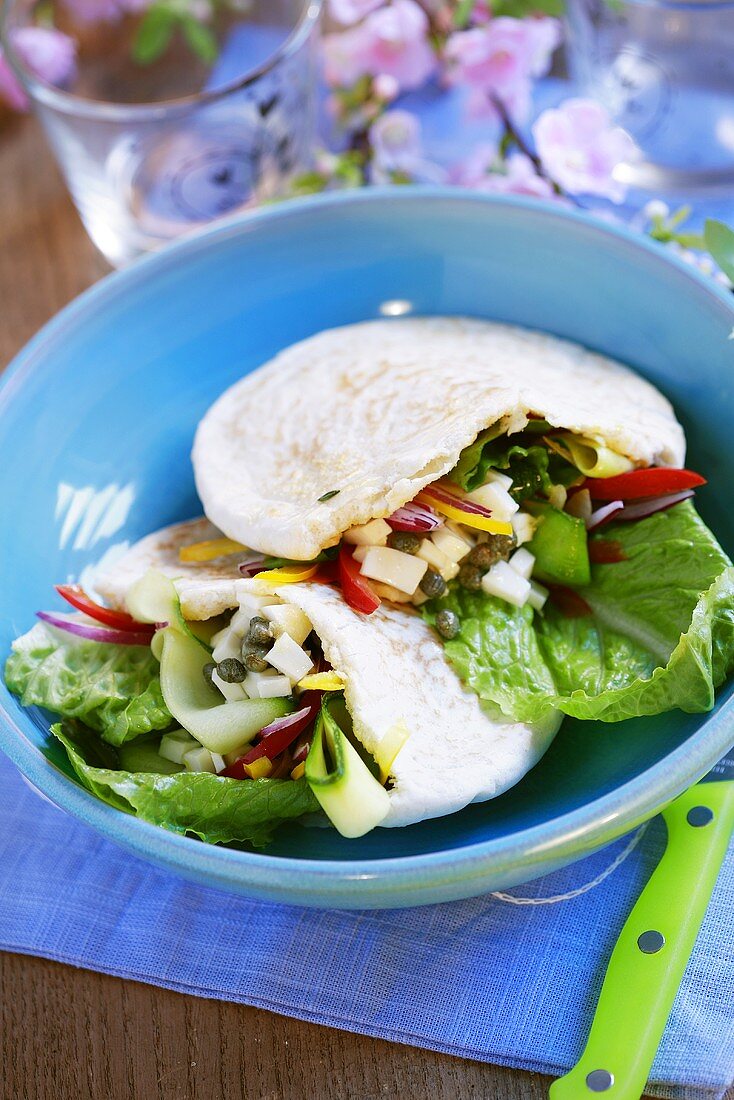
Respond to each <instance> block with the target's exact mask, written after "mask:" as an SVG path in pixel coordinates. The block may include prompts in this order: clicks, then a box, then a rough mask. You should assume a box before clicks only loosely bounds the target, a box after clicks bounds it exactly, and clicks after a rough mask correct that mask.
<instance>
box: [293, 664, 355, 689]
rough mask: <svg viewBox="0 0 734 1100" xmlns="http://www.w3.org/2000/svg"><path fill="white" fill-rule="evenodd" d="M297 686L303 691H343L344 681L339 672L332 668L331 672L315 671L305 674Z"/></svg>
mask: <svg viewBox="0 0 734 1100" xmlns="http://www.w3.org/2000/svg"><path fill="white" fill-rule="evenodd" d="M296 687H298V688H300V689H301V690H302V691H342V689H343V688H344V681H343V680H342V678H341V676H340V675H339V673H338V672H334V670H333V669H332V670H331V671H330V672H314V673H313V674H312V675H311V676H304V677H303V679H302V680H299V681H298V683H297V684H296Z"/></svg>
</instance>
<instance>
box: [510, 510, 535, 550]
mask: <svg viewBox="0 0 734 1100" xmlns="http://www.w3.org/2000/svg"><path fill="white" fill-rule="evenodd" d="M510 523H511V524H512V530H513V531H514V532H515V538H516V540H517V545H518V546H522V544H523V543H524V542H530V540H531V539H532V537H533V535H534V534H535V528H536V526H537V523H536V521H535V519H534V518H533V517H532V516H531V515H530V514H529V513H528V512H516V513H515V515H514V516H513V517H512V519H511V520H510Z"/></svg>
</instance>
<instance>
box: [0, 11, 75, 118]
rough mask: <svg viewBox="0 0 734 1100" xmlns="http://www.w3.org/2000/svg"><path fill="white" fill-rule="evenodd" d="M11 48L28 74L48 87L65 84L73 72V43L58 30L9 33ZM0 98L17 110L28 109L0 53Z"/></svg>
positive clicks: (33, 29)
mask: <svg viewBox="0 0 734 1100" xmlns="http://www.w3.org/2000/svg"><path fill="white" fill-rule="evenodd" d="M13 49H14V50H15V52H16V54H17V55H18V58H19V59H20V61H21V62H22V63H23V64H24V65H25V66H26V67H27V68H28V69H29V70H30V72H32V73H33V75H34V76H37V77H38V78H39V79H40V80H45V81H46V82H47V83H48V84H55V85H58V86H61V85H64V84H67V83H68V82H69V81H70V80H72V79H73V77H74V75H75V73H76V43H75V42H74V41H73V39H71V38H69V37H68V35H65V34H62V33H61V31H57V30H53V29H52V28H48V27H20V28H19V29H18V30H16V31H14V32H13ZM0 99H2V100H4V101H5V102H6V103H7V104H8V105H9V106H10V107H13V108H14V109H15V110H17V111H25V110H27V109H28V97H27V95H26V93H25V91H24V89H23V88H22V87H21V85H20V83H19V82H18V80H17V78H16V76H15V74H14V72H13V70H12V69H11V68H10V65H9V64H8V61H7V58H5V57H3V55H2V52H0Z"/></svg>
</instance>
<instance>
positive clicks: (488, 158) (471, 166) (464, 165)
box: [451, 142, 499, 187]
mask: <svg viewBox="0 0 734 1100" xmlns="http://www.w3.org/2000/svg"><path fill="white" fill-rule="evenodd" d="M498 151H499V150H498V146H497V145H496V144H492V143H491V142H481V143H480V144H479V145H475V146H474V148H473V149H472V151H471V153H470V154H469V156H468V157H466V158H465V159H464V160H462V161H461V162H460V163H459V164H457V165H455V166H454V168H453V169H452V171H451V182H452V183H455V184H457V185H458V186H459V187H477V186H478V185H479V184H480V183H481V182H482V180H483V179H484V177H485V176H486V175H487V173H488V172H490V171H491V170H492V167H493V166H494V164H495V162H496V160H497V153H498Z"/></svg>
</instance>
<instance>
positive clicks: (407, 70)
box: [324, 0, 436, 89]
mask: <svg viewBox="0 0 734 1100" xmlns="http://www.w3.org/2000/svg"><path fill="white" fill-rule="evenodd" d="M428 29H429V28H428V18H427V16H426V13H425V12H424V11H423V9H422V8H421V7H419V5H418V4H417V3H416V2H415V0H394V3H392V4H391V5H390V7H382V8H378V9H377V10H375V11H373V12H371V13H370V14H369V15H368V16H367V17H366V19H365V20H364V22H362V23H359V24H358V25H357V26H355V27H351V28H350V29H349V30H346V31H342V32H341V33H339V34H330V35H327V36H326V38H325V39H324V57H325V76H326V80H327V83H329V84H331V85H336V86H339V85H341V86H344V85H347V86H348V85H350V84H353V83H354V82H355V81H356V80H358V79H359V77H361V76H365V75H367V76H378V75H385V76H393V77H394V78H395V79H396V80H397V82H398V84H399V86H400V88H401V89H408V88H417V87H419V86H420V85H421V84H422V83H423V82H424V81H425V80H426V79H427V78H428V77H429V76H430V74H431V73H432V72H433V70H434V68H435V65H436V58H435V55H434V53H433V50H432V49H431V46H430V44H429V42H428Z"/></svg>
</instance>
